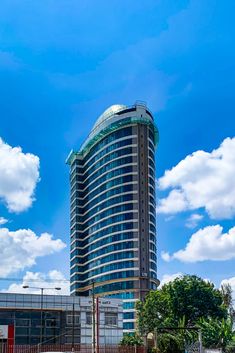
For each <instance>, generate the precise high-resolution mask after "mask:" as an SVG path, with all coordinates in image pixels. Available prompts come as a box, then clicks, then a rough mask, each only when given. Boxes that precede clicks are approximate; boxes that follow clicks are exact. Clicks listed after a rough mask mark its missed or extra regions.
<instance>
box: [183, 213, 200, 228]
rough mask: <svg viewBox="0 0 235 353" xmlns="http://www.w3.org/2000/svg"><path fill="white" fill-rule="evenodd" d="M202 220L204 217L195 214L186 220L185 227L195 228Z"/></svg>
mask: <svg viewBox="0 0 235 353" xmlns="http://www.w3.org/2000/svg"><path fill="white" fill-rule="evenodd" d="M202 219H203V215H201V214H198V213H193V214H191V216H190V217H189V218H188V219H187V220H186V223H185V225H186V227H187V228H195V227H196V226H197V225H198V223H199V222H200V221H201V220H202Z"/></svg>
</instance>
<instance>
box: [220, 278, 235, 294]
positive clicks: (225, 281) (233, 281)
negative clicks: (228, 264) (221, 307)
mask: <svg viewBox="0 0 235 353" xmlns="http://www.w3.org/2000/svg"><path fill="white" fill-rule="evenodd" d="M223 284H230V286H231V287H232V291H233V299H235V277H230V278H227V279H223V281H222V282H221V285H220V286H222V285H223Z"/></svg>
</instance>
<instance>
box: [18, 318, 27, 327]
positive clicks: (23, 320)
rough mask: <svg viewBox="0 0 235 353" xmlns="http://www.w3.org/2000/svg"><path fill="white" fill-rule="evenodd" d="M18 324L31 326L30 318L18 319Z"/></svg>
mask: <svg viewBox="0 0 235 353" xmlns="http://www.w3.org/2000/svg"><path fill="white" fill-rule="evenodd" d="M15 325H16V326H30V320H29V319H16V321H15Z"/></svg>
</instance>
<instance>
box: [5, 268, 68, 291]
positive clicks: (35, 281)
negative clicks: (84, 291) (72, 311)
mask: <svg viewBox="0 0 235 353" xmlns="http://www.w3.org/2000/svg"><path fill="white" fill-rule="evenodd" d="M23 285H27V286H29V287H38V288H45V290H44V294H58V295H69V293H70V288H69V286H70V285H69V281H68V280H66V279H65V276H64V275H63V273H61V272H60V271H57V270H52V271H49V272H48V274H44V273H41V272H30V271H27V272H26V274H25V275H24V277H23V281H22V283H12V284H11V285H10V286H9V288H8V289H4V290H2V292H8V293H27V294H29V293H31V294H40V293H41V290H40V289H36V288H26V289H24V288H23ZM56 287H59V288H61V290H55V289H53V288H56ZM46 288H52V289H46Z"/></svg>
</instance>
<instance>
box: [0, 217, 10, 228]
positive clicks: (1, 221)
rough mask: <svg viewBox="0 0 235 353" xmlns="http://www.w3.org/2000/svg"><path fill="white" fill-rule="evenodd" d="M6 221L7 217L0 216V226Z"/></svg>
mask: <svg viewBox="0 0 235 353" xmlns="http://www.w3.org/2000/svg"><path fill="white" fill-rule="evenodd" d="M7 222H8V219H6V218H4V217H0V226H2V225H3V224H6V223H7Z"/></svg>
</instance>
